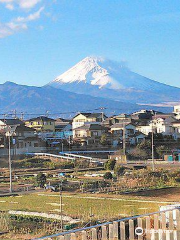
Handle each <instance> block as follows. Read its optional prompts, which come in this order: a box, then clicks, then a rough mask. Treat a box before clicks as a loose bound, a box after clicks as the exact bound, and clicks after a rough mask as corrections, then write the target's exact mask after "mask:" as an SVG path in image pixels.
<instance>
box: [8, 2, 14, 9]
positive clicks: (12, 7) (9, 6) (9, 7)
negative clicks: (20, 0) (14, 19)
mask: <svg viewBox="0 0 180 240" xmlns="http://www.w3.org/2000/svg"><path fill="white" fill-rule="evenodd" d="M6 8H7V9H9V10H14V5H13V4H11V3H8V4H7V5H6Z"/></svg>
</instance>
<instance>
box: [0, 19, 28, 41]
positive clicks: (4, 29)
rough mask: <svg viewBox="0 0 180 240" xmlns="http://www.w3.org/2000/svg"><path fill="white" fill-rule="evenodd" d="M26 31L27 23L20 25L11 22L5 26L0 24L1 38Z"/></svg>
mask: <svg viewBox="0 0 180 240" xmlns="http://www.w3.org/2000/svg"><path fill="white" fill-rule="evenodd" d="M26 29H27V25H26V24H25V23H20V24H17V23H14V22H9V23H5V24H1V23H0V38H5V37H7V36H10V35H13V34H14V33H16V32H19V31H21V30H26Z"/></svg>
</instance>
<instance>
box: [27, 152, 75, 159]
mask: <svg viewBox="0 0 180 240" xmlns="http://www.w3.org/2000/svg"><path fill="white" fill-rule="evenodd" d="M26 155H32V156H42V157H54V158H61V159H66V160H75V158H74V157H66V156H63V155H56V154H51V153H26Z"/></svg>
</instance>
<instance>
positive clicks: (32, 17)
mask: <svg viewBox="0 0 180 240" xmlns="http://www.w3.org/2000/svg"><path fill="white" fill-rule="evenodd" d="M43 10H44V7H41V8H40V9H39V10H38V11H37V12H35V13H31V14H29V15H28V16H27V17H18V18H16V19H15V21H16V22H30V21H34V20H36V19H38V18H40V16H41V12H42V11H43Z"/></svg>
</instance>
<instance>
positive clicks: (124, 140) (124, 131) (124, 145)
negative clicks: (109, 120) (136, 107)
mask: <svg viewBox="0 0 180 240" xmlns="http://www.w3.org/2000/svg"><path fill="white" fill-rule="evenodd" d="M123 154H124V155H126V127H125V124H124V121H123Z"/></svg>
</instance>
